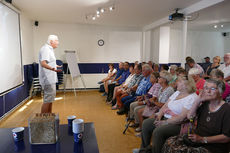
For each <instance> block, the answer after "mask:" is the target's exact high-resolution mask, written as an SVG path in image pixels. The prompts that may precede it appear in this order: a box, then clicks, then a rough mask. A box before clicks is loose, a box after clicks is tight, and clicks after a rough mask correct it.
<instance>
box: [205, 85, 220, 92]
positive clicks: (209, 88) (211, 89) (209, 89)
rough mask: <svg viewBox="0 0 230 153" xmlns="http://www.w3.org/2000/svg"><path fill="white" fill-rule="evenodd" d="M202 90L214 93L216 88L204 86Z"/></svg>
mask: <svg viewBox="0 0 230 153" xmlns="http://www.w3.org/2000/svg"><path fill="white" fill-rule="evenodd" d="M204 90H205V91H211V92H216V91H217V88H215V87H207V86H204Z"/></svg>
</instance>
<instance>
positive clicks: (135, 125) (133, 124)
mask: <svg viewBox="0 0 230 153" xmlns="http://www.w3.org/2000/svg"><path fill="white" fill-rule="evenodd" d="M138 126H139V124H136V123H132V124H129V127H132V128H137V127H138Z"/></svg>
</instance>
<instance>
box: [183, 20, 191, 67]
mask: <svg viewBox="0 0 230 153" xmlns="http://www.w3.org/2000/svg"><path fill="white" fill-rule="evenodd" d="M187 32H188V22H187V21H183V30H182V56H181V66H182V67H184V66H185V58H186V56H190V55H187V54H186V50H187Z"/></svg>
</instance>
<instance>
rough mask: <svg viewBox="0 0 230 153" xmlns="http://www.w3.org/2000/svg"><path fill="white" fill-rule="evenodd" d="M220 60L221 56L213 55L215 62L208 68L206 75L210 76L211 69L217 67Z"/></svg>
mask: <svg viewBox="0 0 230 153" xmlns="http://www.w3.org/2000/svg"><path fill="white" fill-rule="evenodd" d="M220 60H221V59H220V56H215V57H213V63H212V65H210V66H209V67H208V68H207V70H206V72H205V76H204V77H210V73H211V71H212V70H214V69H217V68H218V67H219V66H220Z"/></svg>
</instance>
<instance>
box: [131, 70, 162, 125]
mask: <svg viewBox="0 0 230 153" xmlns="http://www.w3.org/2000/svg"><path fill="white" fill-rule="evenodd" d="M158 78H159V73H158V72H153V73H152V74H151V76H150V82H151V83H152V87H151V88H150V89H149V91H148V93H147V94H146V95H144V96H140V97H138V98H137V99H138V100H137V101H135V102H133V103H132V104H130V112H129V118H130V119H135V122H134V124H131V125H130V126H131V127H137V126H138V125H139V120H138V116H137V112H138V110H140V109H142V108H144V107H145V104H146V102H147V101H148V100H149V99H152V98H155V97H158V95H159V91H160V88H161V85H160V84H159V83H157V82H158Z"/></svg>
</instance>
